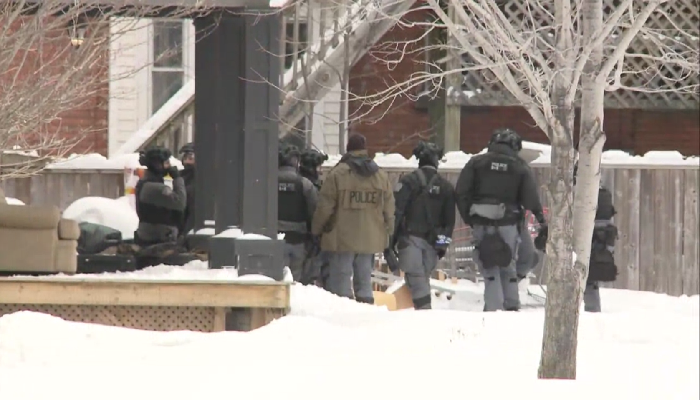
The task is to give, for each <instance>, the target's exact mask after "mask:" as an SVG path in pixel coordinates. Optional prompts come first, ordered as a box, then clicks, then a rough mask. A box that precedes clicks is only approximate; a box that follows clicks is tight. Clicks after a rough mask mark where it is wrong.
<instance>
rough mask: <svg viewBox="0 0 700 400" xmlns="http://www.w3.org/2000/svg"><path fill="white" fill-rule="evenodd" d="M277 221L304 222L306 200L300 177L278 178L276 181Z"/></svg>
mask: <svg viewBox="0 0 700 400" xmlns="http://www.w3.org/2000/svg"><path fill="white" fill-rule="evenodd" d="M277 196H278V197H277V204H278V206H277V221H286V222H306V221H308V220H309V216H307V215H306V214H307V212H306V198H304V185H303V184H302V177H301V176H299V175H297V176H294V177H280V178H279V180H278V181H277Z"/></svg>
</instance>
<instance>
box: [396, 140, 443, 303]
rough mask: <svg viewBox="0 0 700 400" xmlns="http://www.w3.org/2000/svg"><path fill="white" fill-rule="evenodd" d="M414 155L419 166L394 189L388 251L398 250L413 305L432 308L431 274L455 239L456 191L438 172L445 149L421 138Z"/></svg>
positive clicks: (402, 178) (400, 264)
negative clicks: (392, 224) (393, 216)
mask: <svg viewBox="0 0 700 400" xmlns="http://www.w3.org/2000/svg"><path fill="white" fill-rule="evenodd" d="M413 154H414V155H415V156H416V158H417V159H418V169H416V170H415V171H413V172H411V173H410V174H407V175H404V176H402V177H401V179H400V180H399V182H398V183H397V184H396V187H395V188H394V199H395V201H396V211H395V218H396V219H395V228H394V235H393V236H392V242H391V243H390V248H389V251H394V246H396V249H397V250H398V259H399V263H398V267H399V268H400V269H401V270H402V271H403V272H404V276H405V280H406V284H407V285H408V288H409V289H410V291H411V297H412V299H413V306H414V308H415V309H417V310H426V309H430V308H431V299H430V275H431V274H432V272H433V270H434V269H435V267H436V266H437V262H438V259H441V258H442V257H444V256H445V252H446V251H447V248H448V247H449V245H450V243H451V242H452V231H453V230H454V226H455V214H456V213H455V191H454V188H453V186H452V184H451V183H450V182H449V181H448V180H447V179H445V178H443V177H442V176H440V174H439V173H438V170H437V169H438V164H439V162H440V159H441V158H442V156H443V152H442V150H441V149H440V148H439V147H438V146H437V145H435V144H434V143H429V142H423V141H421V142H420V143H418V146H416V148H415V149H414V150H413ZM385 254H386V251H385ZM390 267H391V265H390Z"/></svg>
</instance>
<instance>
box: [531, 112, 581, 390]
mask: <svg viewBox="0 0 700 400" xmlns="http://www.w3.org/2000/svg"><path fill="white" fill-rule="evenodd" d="M562 114H565V115H562V117H563V118H565V120H564V121H562V122H564V123H565V124H562V125H560V126H559V127H558V128H559V129H562V130H565V131H564V132H562V133H563V134H564V135H566V137H567V138H571V137H572V136H573V125H574V109H573V106H572V107H571V108H570V110H568V111H563V112H562ZM553 133H554V132H553ZM560 134H561V133H560ZM557 136H558V135H557V134H556V133H555V134H554V135H552V136H551V137H557ZM573 167H574V149H573V146H572V141H569V140H567V139H564V140H561V139H558V140H553V141H552V169H551V171H552V178H551V180H550V183H549V193H550V200H551V203H550V204H551V205H550V208H549V241H548V243H547V262H546V265H545V268H547V272H548V279H547V302H546V304H545V323H544V332H543V335H542V355H541V358H540V368H539V371H538V377H539V378H540V379H575V378H576V347H577V343H578V342H577V334H578V310H579V304H581V296H582V294H583V291H582V288H581V285H580V282H581V279H582V278H581V276H582V274H583V271H579V270H576V269H575V268H574V267H573V265H572V264H573V263H572V259H573V193H572V192H573Z"/></svg>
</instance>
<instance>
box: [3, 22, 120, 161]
mask: <svg viewBox="0 0 700 400" xmlns="http://www.w3.org/2000/svg"><path fill="white" fill-rule="evenodd" d="M26 18H27V19H34V18H36V17H35V16H28V17H26ZM27 22H29V23H33V22H35V21H27ZM57 25H59V24H58V23H54V24H53V25H51V26H57ZM19 26H20V25H19V24H18V28H15V29H14V30H11V32H10V33H9V35H17V38H19V37H20V35H26V34H28V33H24V31H19V30H17V29H26V28H19ZM106 32H108V31H106ZM105 39H106V37H105V38H102V37H99V38H97V39H96V42H95V43H86V44H85V45H84V46H92V47H90V48H88V49H85V52H84V53H83V54H85V53H87V54H89V55H88V56H87V57H88V58H87V60H89V62H86V63H85V64H87V66H86V67H84V68H83V69H82V71H87V72H85V73H83V72H68V73H66V72H65V71H64V70H65V68H72V67H73V65H78V64H76V63H71V62H70V61H68V60H67V57H80V55H79V54H80V53H79V51H81V50H76V49H73V48H71V47H70V39H69V36H68V34H67V31H66V30H65V29H58V28H56V29H55V31H54V30H50V31H47V32H46V33H45V34H44V36H42V39H41V40H38V39H37V40H32V41H30V42H31V46H30V47H29V48H23V49H21V50H17V51H13V53H9V52H6V53H5V56H8V55H9V56H12V57H14V60H13V61H11V62H10V64H5V65H6V66H9V68H8V70H6V71H3V72H2V73H0V96H2V93H3V91H13V92H14V95H15V96H17V95H20V97H21V96H22V95H21V94H22V93H23V91H25V92H24V93H27V95H26V96H30V97H28V98H33V99H35V101H36V103H37V106H38V107H41V101H42V100H41V96H42V93H44V92H43V90H44V89H41V90H42V91H37V90H36V87H37V86H36V85H41V88H44V87H45V88H46V89H45V90H46V91H47V94H46V96H48V97H50V99H51V100H48V101H53V102H54V103H53V104H54V105H52V106H45V108H46V109H47V111H46V113H47V114H45V115H42V119H44V118H45V121H46V122H44V123H43V125H41V127H42V128H39V125H37V124H36V123H35V124H34V125H37V129H35V128H34V126H32V125H28V126H27V128H26V129H27V131H28V132H33V131H40V132H42V133H37V134H29V133H27V134H24V133H23V134H22V137H17V138H11V139H10V140H11V141H14V142H18V143H22V142H24V143H28V145H32V144H33V143H35V142H36V141H44V142H46V141H48V140H52V141H55V139H49V138H61V139H65V140H66V143H69V144H74V146H73V147H72V148H70V149H68V151H67V153H69V154H70V153H92V152H95V153H100V154H103V155H106V154H107V146H108V140H107V134H108V116H107V112H108V111H107V110H108V98H109V82H108V80H109V46H108V42H107V40H105ZM20 40H22V39H19V40H18V39H16V38H13V37H11V36H8V38H7V39H6V42H8V43H9V42H13V41H20ZM64 60H65V61H64ZM15 74H16V75H17V78H16V79H15ZM63 79H69V80H73V81H75V82H70V81H69V82H68V83H62V84H59V86H56V87H58V88H59V92H60V91H61V90H62V91H63V92H62V94H63V96H67V99H64V100H60V101H61V103H58V102H57V101H59V100H57V99H58V96H59V94H57V93H59V92H53V94H48V93H49V92H51V91H50V89H51V88H52V86H51V85H52V82H55V81H58V82H61V81H62V80H63ZM73 85H75V86H73ZM72 87H78V88H79V89H76V90H75V91H73V90H71V89H70V88H72ZM18 92H19V93H18ZM37 93H38V95H37ZM8 99H9V97H6V98H5V100H6V101H9V100H8ZM0 100H2V99H0ZM56 104H61V105H60V106H57V105H56ZM36 114H37V115H41V114H40V113H36ZM10 120H13V121H14V119H13V118H10ZM15 123H21V122H20V121H19V120H18V121H15ZM12 139H14V140H12ZM7 144H8V145H11V143H7ZM54 146H55V144H54ZM39 147H41V145H40V146H39ZM44 148H45V147H44ZM54 148H55V149H57V148H56V147H54ZM63 151H64V150H61V152H63ZM49 152H50V153H55V152H56V151H49Z"/></svg>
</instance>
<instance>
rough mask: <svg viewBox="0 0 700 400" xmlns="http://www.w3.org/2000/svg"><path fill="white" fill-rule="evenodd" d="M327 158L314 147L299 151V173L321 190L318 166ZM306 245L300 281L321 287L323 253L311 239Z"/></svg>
mask: <svg viewBox="0 0 700 400" xmlns="http://www.w3.org/2000/svg"><path fill="white" fill-rule="evenodd" d="M326 160H328V156H327V155H326V154H323V153H321V152H320V151H318V150H316V149H305V150H304V151H302V152H301V160H300V162H299V174H300V175H301V176H303V177H304V178H306V179H308V180H309V181H311V183H313V184H314V186H315V187H316V189H318V190H321V179H320V177H319V174H320V171H319V170H320V168H321V166H322V165H323V163H324V162H325V161H326ZM309 244H310V246H309V247H307V260H306V263H305V264H304V272H303V274H302V275H303V278H302V283H305V284H308V283H313V282H315V283H317V284H318V285H319V286H321V287H323V286H324V285H325V283H324V282H325V281H326V279H327V278H328V263H327V262H326V260H327V256H326V254H325V253H322V252H320V249H319V248H318V245H319V243H317V242H314V241H312V242H311V243H309Z"/></svg>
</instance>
